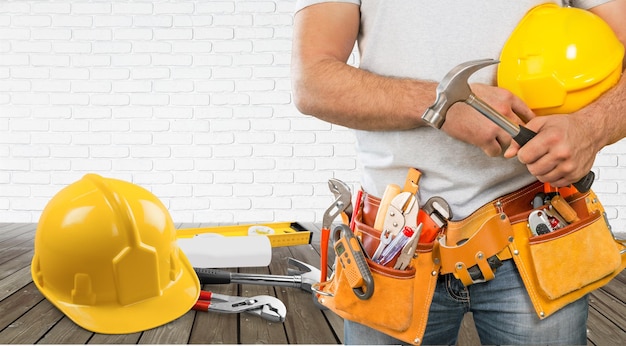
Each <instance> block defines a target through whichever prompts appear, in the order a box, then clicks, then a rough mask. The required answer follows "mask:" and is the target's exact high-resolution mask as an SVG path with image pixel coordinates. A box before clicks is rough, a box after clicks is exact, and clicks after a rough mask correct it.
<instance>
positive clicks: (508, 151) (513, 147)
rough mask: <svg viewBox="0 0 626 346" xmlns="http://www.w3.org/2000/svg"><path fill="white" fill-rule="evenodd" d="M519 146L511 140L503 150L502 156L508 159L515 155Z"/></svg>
mask: <svg viewBox="0 0 626 346" xmlns="http://www.w3.org/2000/svg"><path fill="white" fill-rule="evenodd" d="M520 148H521V147H520V145H519V144H518V143H517V142H515V141H511V145H509V147H508V148H507V149H506V151H505V152H504V158H506V159H510V158H513V157H515V155H517V152H518V151H519V149H520Z"/></svg>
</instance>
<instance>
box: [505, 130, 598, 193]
mask: <svg viewBox="0 0 626 346" xmlns="http://www.w3.org/2000/svg"><path fill="white" fill-rule="evenodd" d="M536 135H537V133H536V132H534V131H533V130H529V129H528V128H526V127H524V126H522V125H520V126H519V133H518V134H517V135H516V136H515V137H513V140H514V141H516V142H517V143H518V144H519V145H520V147H521V146H524V144H526V143H528V141H530V140H531V139H533V137H535V136H536ZM595 178H596V175H595V174H594V173H593V172H592V171H589V173H587V175H585V176H584V177H582V178H581V179H580V180H579V181H577V182H575V183H574V184H572V185H574V187H575V188H576V190H578V191H579V192H587V191H589V189H591V185H592V184H593V181H594V179H595Z"/></svg>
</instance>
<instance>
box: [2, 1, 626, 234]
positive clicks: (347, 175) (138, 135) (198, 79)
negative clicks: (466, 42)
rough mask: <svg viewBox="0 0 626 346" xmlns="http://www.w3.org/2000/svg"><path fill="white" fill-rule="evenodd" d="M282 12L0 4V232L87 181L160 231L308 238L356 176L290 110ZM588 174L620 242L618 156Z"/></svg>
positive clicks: (624, 148) (623, 212)
mask: <svg viewBox="0 0 626 346" xmlns="http://www.w3.org/2000/svg"><path fill="white" fill-rule="evenodd" d="M293 4H294V1H291V0H267V1H261V0H258V1H257V0H250V1H239V0H234V1H233V0H230V1H228V0H225V1H215V0H201V1H151V0H139V1H131V2H129V1H122V0H119V1H116V0H110V1H97V2H92V1H86V0H85V1H80V0H64V1H10V0H3V1H0V222H36V221H37V220H38V218H39V216H40V214H41V210H42V209H43V207H44V206H45V205H46V203H47V201H48V200H49V199H50V198H51V197H52V196H53V195H54V194H55V193H56V192H57V191H58V190H59V189H61V188H62V187H64V186H66V185H67V184H70V183H72V182H74V181H76V180H78V179H79V178H80V177H81V176H83V175H84V174H86V173H89V172H95V173H99V174H101V175H103V176H107V177H116V178H121V179H124V180H128V181H132V182H134V183H137V184H140V185H141V186H144V187H146V188H147V189H149V190H151V191H152V192H153V193H155V194H156V195H157V196H158V197H159V198H160V199H161V200H162V201H163V202H164V203H165V205H166V206H167V207H168V208H169V210H170V212H171V214H172V216H173V218H174V220H175V221H176V222H256V221H267V222H270V221H289V220H299V221H305V222H308V221H315V222H320V221H321V216H322V214H323V212H324V210H325V209H326V207H327V206H328V205H329V203H330V202H331V200H332V197H331V195H330V192H329V191H328V187H327V181H328V178H331V177H336V178H339V179H341V180H343V181H346V182H347V183H349V184H350V185H351V186H353V187H356V181H357V180H358V172H357V169H358V167H357V162H356V160H355V158H354V148H353V142H354V137H353V135H352V133H351V132H349V131H347V130H346V129H344V128H341V127H338V126H332V125H330V124H328V123H324V122H322V121H319V120H317V119H314V118H310V117H305V116H303V115H301V114H299V113H298V112H297V111H296V109H295V108H294V106H293V104H292V99H291V95H290V94H291V91H290V81H289V62H290V49H291V25H292V21H293V20H292V18H293V17H292V10H293ZM353 62H354V61H353ZM594 171H595V172H596V173H597V175H598V180H597V181H596V183H595V185H594V189H595V190H596V192H598V193H599V195H600V197H601V198H602V200H603V202H604V204H605V206H606V208H607V212H608V215H609V218H610V219H611V222H612V224H613V227H614V229H615V230H616V231H618V232H620V233H621V232H624V233H626V197H625V194H626V180H625V179H624V177H626V141H621V142H620V143H618V144H616V145H613V146H611V147H609V148H606V149H605V150H603V151H602V153H601V154H600V155H599V157H598V159H597V161H596V166H595V167H594Z"/></svg>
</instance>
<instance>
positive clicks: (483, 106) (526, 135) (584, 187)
mask: <svg viewBox="0 0 626 346" xmlns="http://www.w3.org/2000/svg"><path fill="white" fill-rule="evenodd" d="M465 102H466V103H467V104H469V105H470V106H472V107H473V108H474V109H476V110H477V111H479V112H480V113H482V115H484V116H486V117H487V118H489V120H491V121H493V122H494V123H496V125H498V126H500V127H501V128H502V129H503V130H504V131H506V132H507V133H508V134H510V135H511V136H512V137H513V140H514V141H516V142H517V143H518V144H519V145H520V146H524V144H526V143H528V141H530V140H531V139H533V137H535V135H537V133H535V132H534V131H532V130H529V129H527V128H526V127H524V126H521V125H517V124H515V123H513V122H512V121H510V120H509V119H507V118H506V117H505V116H504V115H502V114H500V113H499V112H498V111H496V110H495V109H493V108H492V107H491V106H490V105H489V104H487V103H485V102H484V101H483V100H481V99H479V98H478V97H476V95H473V94H471V95H470V97H469V98H468V99H467V100H466V101H465ZM594 179H595V174H594V173H593V172H592V171H589V173H587V175H585V176H584V177H582V178H581V179H580V180H579V181H577V182H575V183H574V184H572V185H574V187H575V188H576V189H577V190H578V191H579V192H587V191H589V189H591V185H592V184H593V180H594Z"/></svg>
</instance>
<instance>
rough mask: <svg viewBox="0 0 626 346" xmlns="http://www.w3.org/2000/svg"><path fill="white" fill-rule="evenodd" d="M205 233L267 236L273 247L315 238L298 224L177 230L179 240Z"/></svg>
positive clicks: (305, 242)
mask: <svg viewBox="0 0 626 346" xmlns="http://www.w3.org/2000/svg"><path fill="white" fill-rule="evenodd" d="M203 233H215V234H220V235H223V236H226V237H235V236H266V237H268V238H269V240H270V244H271V245H272V247H282V246H294V245H306V244H311V239H312V238H313V232H311V231H309V230H308V229H306V228H305V227H304V226H302V225H301V224H299V223H298V222H275V223H263V224H249V225H231V226H214V227H197V228H181V229H178V230H176V236H177V237H178V238H191V237H194V236H196V235H198V234H203Z"/></svg>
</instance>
